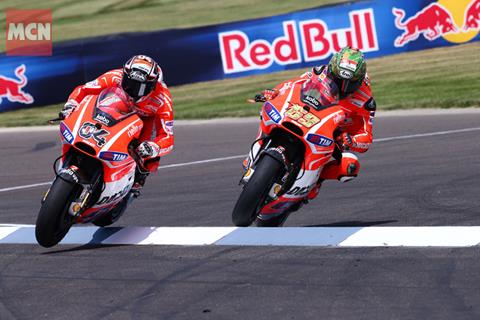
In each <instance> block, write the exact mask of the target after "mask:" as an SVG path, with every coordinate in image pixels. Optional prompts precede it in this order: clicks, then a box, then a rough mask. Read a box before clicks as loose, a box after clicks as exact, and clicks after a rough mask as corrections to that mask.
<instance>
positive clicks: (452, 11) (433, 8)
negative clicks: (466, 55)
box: [392, 0, 480, 47]
mask: <svg viewBox="0 0 480 320" xmlns="http://www.w3.org/2000/svg"><path fill="white" fill-rule="evenodd" d="M392 13H393V15H394V16H395V27H397V28H398V29H400V30H402V31H403V33H402V34H401V35H400V36H399V37H397V38H396V39H395V43H394V44H395V46H396V47H403V46H404V45H406V44H407V43H409V42H412V41H415V40H417V39H418V37H419V36H421V35H422V36H423V37H424V38H425V39H427V40H429V41H433V40H435V39H437V38H440V37H443V38H444V39H445V40H446V41H448V42H453V43H464V42H468V41H470V40H472V39H473V38H475V37H476V36H477V35H478V32H479V31H480V0H439V1H437V2H432V3H431V4H429V5H428V6H426V7H425V8H423V9H422V10H420V11H419V12H417V13H414V14H413V15H412V16H410V17H408V18H406V17H405V11H404V10H403V9H400V8H393V9H392Z"/></svg>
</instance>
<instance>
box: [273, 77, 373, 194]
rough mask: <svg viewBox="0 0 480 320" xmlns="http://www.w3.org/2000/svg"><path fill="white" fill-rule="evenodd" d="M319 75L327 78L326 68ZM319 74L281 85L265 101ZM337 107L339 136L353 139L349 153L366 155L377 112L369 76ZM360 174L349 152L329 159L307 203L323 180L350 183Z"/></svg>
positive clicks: (357, 163)
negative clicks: (340, 114)
mask: <svg viewBox="0 0 480 320" xmlns="http://www.w3.org/2000/svg"><path fill="white" fill-rule="evenodd" d="M322 73H323V74H325V76H327V68H323V70H322ZM322 73H321V74H320V75H316V74H314V73H313V72H306V73H304V74H302V75H301V76H300V77H299V78H296V79H290V80H288V81H285V82H282V83H280V84H279V85H277V86H276V87H275V88H274V89H273V93H272V94H271V95H270V96H269V97H267V99H273V98H275V96H276V95H277V94H278V92H280V91H281V90H282V88H284V87H288V85H289V83H292V82H295V81H297V80H299V79H308V78H311V77H315V76H321V75H322ZM268 91H270V90H268ZM339 104H340V106H341V107H342V109H343V111H344V112H345V120H344V122H343V123H341V124H339V127H340V129H341V130H342V132H345V133H348V134H349V135H350V137H351V139H352V144H351V146H350V148H349V150H348V151H353V152H359V153H363V152H366V151H367V150H368V148H369V147H370V145H371V144H372V140H373V134H372V127H373V122H374V117H375V111H376V103H375V100H374V99H373V96H372V90H371V87H370V79H369V77H368V75H366V76H365V79H364V81H363V83H362V85H361V86H360V87H359V88H358V89H357V90H356V91H355V92H353V93H352V94H350V95H348V96H347V97H345V98H343V99H341V100H340V102H339ZM359 170H360V163H359V161H358V158H357V157H356V156H355V155H354V154H353V153H351V152H343V153H342V159H341V160H340V161H337V160H336V159H332V161H330V162H329V163H327V164H326V165H325V167H324V168H323V170H322V172H321V175H320V180H319V184H318V185H317V187H316V188H313V189H312V190H311V191H310V193H309V195H308V199H313V198H315V197H316V196H317V194H318V192H319V188H320V184H321V181H323V180H325V179H334V180H341V181H349V180H351V179H352V178H354V177H356V176H357V174H358V172H359Z"/></svg>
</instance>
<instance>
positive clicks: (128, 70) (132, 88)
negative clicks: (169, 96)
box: [122, 55, 163, 101]
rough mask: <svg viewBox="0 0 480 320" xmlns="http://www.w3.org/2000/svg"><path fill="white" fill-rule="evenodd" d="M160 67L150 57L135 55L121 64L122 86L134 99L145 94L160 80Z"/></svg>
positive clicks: (136, 99)
mask: <svg viewBox="0 0 480 320" xmlns="http://www.w3.org/2000/svg"><path fill="white" fill-rule="evenodd" d="M162 77H163V75H162V69H160V67H159V66H158V64H157V63H156V62H155V61H154V60H153V59H152V58H150V57H148V56H145V55H136V56H133V57H132V58H130V59H129V60H128V61H127V62H126V63H125V65H124V66H123V76H122V88H123V90H124V91H125V92H126V93H127V94H128V95H129V96H130V97H131V98H132V99H133V100H135V101H138V100H139V99H140V98H142V97H145V96H147V95H148V94H150V93H151V92H152V91H153V90H155V86H156V85H157V82H158V81H159V80H160V81H162Z"/></svg>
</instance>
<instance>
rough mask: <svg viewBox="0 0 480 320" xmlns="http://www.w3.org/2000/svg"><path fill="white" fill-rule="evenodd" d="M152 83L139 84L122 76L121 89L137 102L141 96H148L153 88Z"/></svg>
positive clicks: (153, 84)
mask: <svg viewBox="0 0 480 320" xmlns="http://www.w3.org/2000/svg"><path fill="white" fill-rule="evenodd" d="M155 83H156V82H154V81H147V82H141V81H138V80H135V79H131V78H130V77H129V76H127V75H124V76H123V78H122V88H123V90H125V92H126V93H127V94H128V95H129V96H130V97H132V98H133V99H135V100H137V99H139V98H141V97H143V96H146V95H148V94H149V93H150V92H152V91H153V89H154V88H155Z"/></svg>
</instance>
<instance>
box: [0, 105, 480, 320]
mask: <svg viewBox="0 0 480 320" xmlns="http://www.w3.org/2000/svg"><path fill="white" fill-rule="evenodd" d="M479 127H480V113H478V112H474V113H471V114H446V115H423V116H422V115H415V116H388V117H378V118H377V119H376V123H375V137H376V138H377V139H379V142H377V143H374V145H373V146H372V147H371V149H370V151H369V152H368V153H366V154H364V155H360V161H361V164H362V168H361V175H360V176H359V177H358V178H357V179H356V180H354V181H352V182H349V183H346V184H342V183H340V182H336V181H329V182H328V183H326V184H325V185H324V186H323V188H322V191H321V194H320V196H319V198H317V199H316V200H315V201H313V202H312V203H310V204H309V205H308V206H306V207H304V208H303V209H302V210H301V211H300V212H298V213H296V214H294V215H292V216H291V217H290V218H289V220H288V222H287V223H286V226H288V227H312V226H317V227H318V226H326V227H328V226H347V227H352V226H353V227H355V226H359V227H364V226H478V225H480V210H479V209H478V208H479V205H480V198H479V197H478V195H479V192H478V191H479V184H478V180H479V178H480V174H479V172H480V160H479V156H480V151H479V150H480V140H479V139H478V134H479V133H480V129H479V130H473V131H467V132H456V133H447V134H442V135H432V136H420V137H411V138H405V139H401V140H388V139H385V138H389V137H398V136H405V135H414V134H424V133H431V132H440V131H448V130H458V129H464V128H479ZM256 130H257V123H255V122H252V121H247V122H245V123H243V122H241V123H230V124H218V123H216V124H208V123H203V124H200V125H184V126H177V127H176V146H175V150H174V152H173V153H172V154H171V155H169V156H167V157H165V158H164V159H163V161H162V164H163V165H164V166H167V165H171V164H179V163H187V162H191V161H198V160H205V159H213V158H223V157H229V156H237V155H241V154H245V153H246V152H247V150H248V147H249V145H250V143H251V141H252V139H253V137H254V136H255V133H256ZM381 139H383V141H382V140H381ZM59 146H60V144H59V141H58V137H57V133H56V132H24V133H22V132H14V133H8V134H6V133H2V134H0V156H1V159H2V161H1V163H2V167H1V170H0V177H1V179H0V189H5V188H9V187H15V186H21V185H28V184H34V183H39V182H45V181H49V180H50V179H52V177H53V175H52V170H51V163H52V161H53V159H55V158H56V157H57V155H58V153H59ZM240 174H241V159H239V158H236V159H230V160H222V161H216V162H208V163H199V164H192V165H186V166H179V167H167V168H164V169H161V170H160V171H159V172H158V174H156V175H155V176H151V177H150V178H149V179H148V181H147V184H146V186H145V188H144V191H143V194H142V196H141V198H139V199H138V200H137V201H136V202H134V203H133V205H132V206H131V207H130V208H129V210H128V211H127V213H126V214H125V215H124V216H123V217H122V218H121V219H120V221H118V222H117V223H116V224H115V226H204V227H205V226H231V220H230V214H231V210H232V208H233V206H234V203H235V201H236V198H237V196H238V194H239V192H240V187H239V186H238V185H237V183H238V180H239V178H240ZM46 188H47V187H46V186H43V187H36V188H27V189H20V190H12V191H6V192H0V223H12V224H34V223H35V219H36V214H37V212H38V209H39V205H40V198H41V197H42V195H43V193H44V192H45V190H46ZM479 270H480V253H479V250H478V247H470V248H426V247H424V248H398V247H395V248H393V247H391V248H318V247H276V246H270V247H250V246H221V247H214V246H190V247H189V246H91V245H90V246H88V245H84V246H72V245H61V246H57V247H54V248H52V249H44V248H41V247H39V246H37V245H15V244H13V245H0V319H2V320H3V319H478V318H480V306H479V301H480V290H479V289H480V276H479V272H480V271H479Z"/></svg>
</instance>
